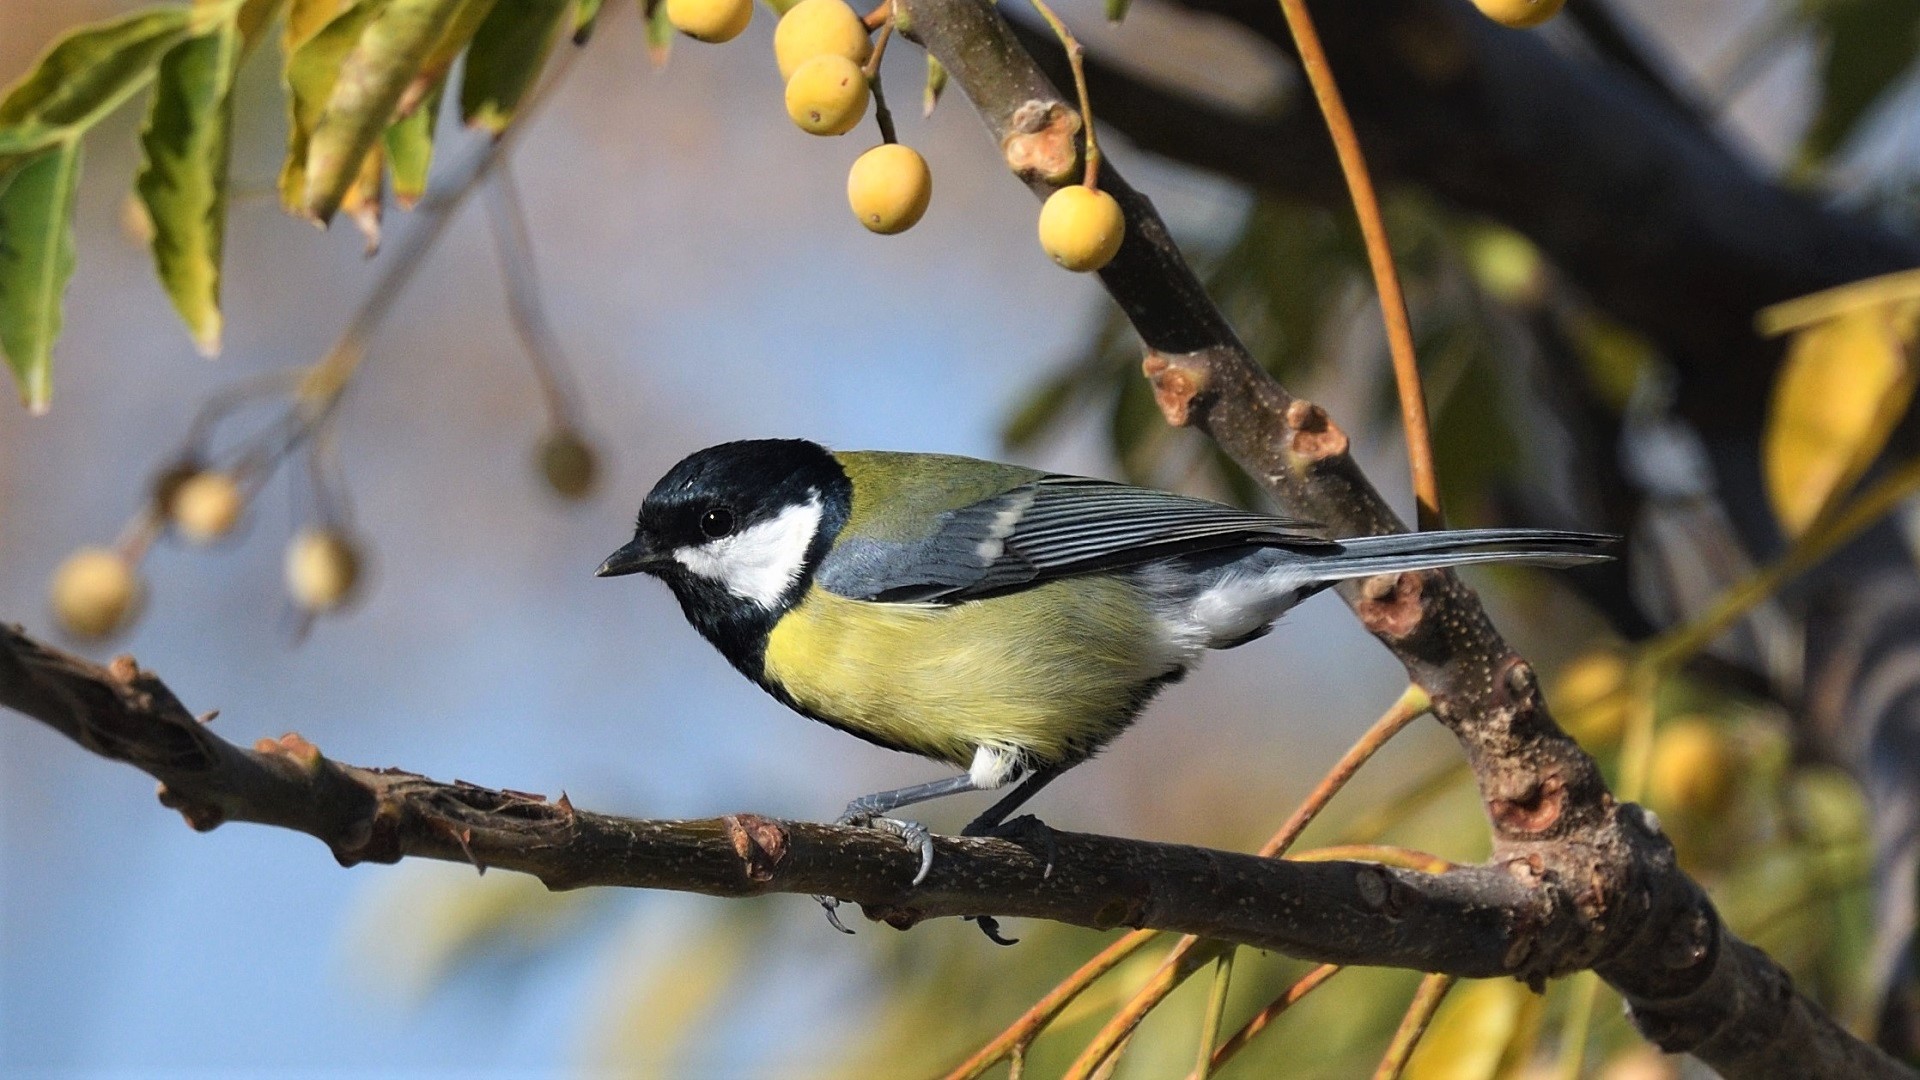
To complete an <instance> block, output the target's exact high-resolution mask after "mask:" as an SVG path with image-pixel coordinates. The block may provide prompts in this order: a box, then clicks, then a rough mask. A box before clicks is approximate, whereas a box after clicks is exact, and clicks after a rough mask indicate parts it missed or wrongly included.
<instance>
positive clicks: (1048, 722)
mask: <svg viewBox="0 0 1920 1080" xmlns="http://www.w3.org/2000/svg"><path fill="white" fill-rule="evenodd" d="M1166 655H1167V654H1166V652H1165V651H1164V649H1163V648H1161V647H1160V645H1159V631H1158V628H1157V627H1156V625H1155V624H1154V621H1153V618H1152V616H1151V614H1150V613H1149V610H1148V608H1147V606H1146V604H1145V603H1144V602H1143V597H1141V596H1140V595H1139V593H1138V592H1137V588H1136V586H1134V585H1133V584H1131V583H1130V582H1128V581H1127V580H1125V579H1123V578H1118V577H1103V576H1088V577H1078V578H1068V579H1064V580H1060V581H1053V582H1048V583H1047V584H1044V585H1040V586H1036V587H1034V588H1031V589H1026V590H1023V591H1021V592H1016V593H1010V594H1007V595H1004V596H998V597H992V598H989V599H984V600H971V601H967V602H965V603H960V604H952V605H944V606H943V605H933V604H881V603H870V602H867V601H862V600H850V599H847V598H846V597H843V596H837V595H835V594H833V593H830V592H827V591H825V590H823V589H821V588H819V587H818V586H815V587H813V588H811V589H809V590H808V592H807V595H806V597H805V598H804V599H802V600H801V602H800V603H799V604H798V605H797V606H796V607H794V608H793V609H792V610H791V611H789V612H788V613H787V614H786V615H785V617H783V618H782V619H781V620H780V621H779V622H778V623H776V624H775V625H774V627H773V630H772V631H771V633H770V634H769V635H768V638H767V648H766V654H765V658H764V672H765V676H766V677H767V679H769V680H770V681H772V682H774V683H776V684H778V685H779V686H780V687H781V688H782V689H784V690H785V692H786V693H787V694H788V695H790V696H791V697H792V698H793V699H794V701H796V702H797V703H799V704H800V705H801V706H802V707H803V708H805V709H807V710H808V711H810V712H812V713H814V714H816V715H818V716H821V717H823V718H825V719H828V720H830V721H832V722H834V723H836V724H839V725H841V726H844V727H847V728H851V729H854V730H856V731H859V732H861V733H863V734H867V735H870V736H873V737H875V738H876V739H878V740H879V741H881V742H885V743H889V744H891V745H895V746H898V747H901V748H902V749H907V750H911V751H913V752H915V753H920V754H925V755H927V756H930V757H936V758H941V759H944V760H946V761H950V762H952V763H954V764H956V765H960V766H963V767H964V766H965V765H967V764H968V762H969V761H970V760H971V759H972V756H973V753H974V750H975V749H976V748H978V747H980V746H989V747H995V748H999V749H1017V750H1020V751H1023V752H1024V753H1025V755H1026V756H1027V758H1028V759H1029V760H1031V761H1033V762H1035V763H1039V764H1045V763H1054V762H1071V761H1072V760H1077V759H1078V758H1080V757H1083V756H1085V755H1086V754H1088V753H1091V752H1092V751H1093V750H1095V749H1098V748H1099V746H1100V745H1101V744H1103V743H1105V742H1106V741H1107V740H1108V739H1110V738H1112V737H1113V736H1114V735H1116V734H1118V733H1119V731H1120V730H1121V729H1122V728H1124V727H1125V726H1126V724H1127V722H1128V721H1129V720H1131V719H1132V718H1133V714H1134V713H1135V712H1136V711H1138V708H1139V705H1140V704H1141V702H1143V701H1144V700H1145V696H1146V694H1147V693H1148V692H1149V691H1150V689H1151V687H1152V685H1153V683H1154V681H1155V680H1157V679H1160V678H1162V677H1164V676H1166V675H1168V674H1169V673H1170V664H1169V663H1168V662H1167V660H1166V659H1165V657H1166Z"/></svg>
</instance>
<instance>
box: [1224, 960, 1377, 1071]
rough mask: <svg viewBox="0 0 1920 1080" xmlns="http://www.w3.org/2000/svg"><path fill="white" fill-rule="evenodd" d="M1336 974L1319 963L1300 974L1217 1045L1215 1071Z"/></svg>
mask: <svg viewBox="0 0 1920 1080" xmlns="http://www.w3.org/2000/svg"><path fill="white" fill-rule="evenodd" d="M1339 973H1340V966H1339V965H1338V964H1321V965H1320V966H1319V967H1316V968H1314V969H1313V970H1312V971H1309V972H1307V973H1306V974H1305V975H1302V976H1301V977H1300V978H1299V979H1298V980H1297V981H1295V982H1294V984H1293V985H1292V986H1289V987H1287V989H1286V990H1285V991H1284V992H1283V993H1282V994H1281V995H1280V996H1279V997H1277V998H1274V999H1273V1000H1272V1001H1271V1002H1268V1003H1267V1006H1266V1007H1265V1008H1263V1009H1261V1010H1260V1011H1259V1012H1257V1013H1254V1014H1253V1018H1252V1019H1251V1020H1248V1021H1247V1022H1246V1023H1245V1024H1244V1025H1242V1026H1241V1028H1240V1030H1239V1031H1236V1032H1234V1033H1233V1035H1232V1036H1230V1037H1229V1038H1228V1039H1227V1041H1226V1042H1223V1043H1221V1044H1220V1049H1218V1050H1215V1051H1214V1052H1213V1068H1214V1070H1215V1071H1218V1070H1219V1069H1220V1067H1221V1066H1222V1065H1225V1064H1226V1063H1227V1062H1229V1061H1231V1060H1233V1056H1234V1055H1235V1054H1238V1053H1239V1052H1240V1051H1242V1050H1244V1049H1246V1046H1247V1044H1248V1043H1249V1042H1252V1041H1253V1037H1254V1036H1255V1035H1258V1034H1260V1033H1261V1032H1262V1031H1265V1030H1266V1028H1267V1025H1268V1024H1271V1023H1273V1022H1274V1020H1276V1019H1278V1018H1279V1016H1280V1014H1281V1013H1283V1012H1286V1011H1287V1010H1288V1009H1290V1008H1292V1007H1293V1005H1294V1003H1295V1002H1297V1001H1299V1000H1300V999H1301V998H1303V997H1306V996H1307V995H1308V994H1310V993H1312V992H1313V991H1314V990H1315V989H1317V988H1318V987H1319V986H1320V984H1321V983H1324V982H1326V981H1327V980H1328V979H1331V978H1333V977H1334V976H1335V975H1338V974H1339ZM1189 1080H1206V1078H1205V1077H1203V1076H1201V1075H1200V1074H1199V1073H1198V1072H1195V1073H1190V1074H1189Z"/></svg>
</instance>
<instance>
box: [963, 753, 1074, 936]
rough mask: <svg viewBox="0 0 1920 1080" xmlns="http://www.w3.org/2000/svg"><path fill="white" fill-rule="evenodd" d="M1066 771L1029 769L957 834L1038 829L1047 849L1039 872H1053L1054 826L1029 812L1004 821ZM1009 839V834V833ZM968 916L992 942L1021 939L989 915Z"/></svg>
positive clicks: (976, 834) (1026, 832)
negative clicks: (1005, 933)
mask: <svg viewBox="0 0 1920 1080" xmlns="http://www.w3.org/2000/svg"><path fill="white" fill-rule="evenodd" d="M1065 771H1066V770H1065V769H1063V768H1060V767H1058V766H1048V767H1044V768H1039V769H1035V770H1033V771H1032V772H1030V773H1028V774H1027V775H1026V777H1025V778H1023V779H1022V780H1021V781H1020V783H1019V784H1017V785H1015V786H1014V789H1013V790H1012V791H1009V792H1007V794H1006V795H1005V796H1003V797H1002V798H1001V799H1000V801H999V802H997V803H994V804H993V805H992V806H989V807H987V811H986V813H984V814H981V815H980V816H979V817H977V818H974V819H973V820H972V821H970V822H968V823H967V827H966V828H964V829H961V830H960V835H961V836H996V835H1006V832H1007V831H1008V830H1011V829H1017V830H1018V831H1019V832H1020V833H1022V834H1024V835H1026V836H1029V837H1031V836H1033V834H1035V833H1036V832H1037V833H1038V834H1039V835H1038V839H1039V841H1040V844H1041V847H1042V848H1043V849H1044V850H1045V852H1046V869H1044V870H1042V871H1041V876H1043V877H1044V876H1046V875H1047V874H1050V873H1052V872H1053V856H1054V852H1055V850H1056V848H1055V845H1054V839H1053V830H1052V829H1049V828H1047V826H1046V825H1045V823H1043V822H1042V821H1041V820H1040V819H1039V818H1037V817H1034V816H1033V815H1032V814H1027V815H1026V816H1024V817H1018V818H1015V819H1013V821H1011V822H1008V821H1007V815H1008V814H1011V813H1013V812H1014V811H1015V810H1018V809H1019V808H1020V806H1021V804H1023V803H1025V802H1026V801H1027V800H1028V799H1031V798H1033V797H1034V796H1035V795H1036V794H1038V793H1039V791H1040V789H1041V788H1043V787H1046V786H1047V785H1048V784H1050V783H1052V782H1053V780H1054V778H1055V777H1057V776H1059V775H1060V774H1061V773H1063V772H1065ZM1009 839H1012V838H1011V837H1009ZM967 918H969V919H971V920H972V921H973V923H974V924H975V925H976V926H978V927H980V932H981V933H983V934H985V935H987V940H989V941H991V942H993V943H994V944H995V945H1017V944H1019V943H1020V939H1019V938H1010V937H1005V936H1003V935H1002V934H1001V933H1000V921H999V920H998V919H995V918H994V917H993V916H991V915H969V916H967Z"/></svg>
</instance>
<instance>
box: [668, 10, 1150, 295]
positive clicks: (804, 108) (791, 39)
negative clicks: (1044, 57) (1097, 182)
mask: <svg viewBox="0 0 1920 1080" xmlns="http://www.w3.org/2000/svg"><path fill="white" fill-rule="evenodd" d="M752 17H753V3H752V0H667V20H668V21H669V22H671V23H672V24H673V26H674V27H675V28H676V29H678V30H679V31H680V32H681V33H683V34H686V35H687V36H688V37H692V38H695V39H697V40H700V41H708V42H722V41H729V40H732V39H733V38H735V37H737V36H739V34H740V32H741V31H743V30H745V29H746V28H747V23H748V22H749V21H750V20H751V19H752ZM773 57H774V62H775V63H776V64H778V65H779V68H780V77H781V78H782V79H784V80H786V84H787V90H786V106H787V116H788V118H790V119H791V120H792V121H793V123H794V125H795V126H797V127H798V128H799V129H800V130H802V131H805V132H807V133H808V134H811V135H845V134H846V133H847V132H849V131H852V130H853V129H854V128H855V127H857V126H859V124H860V121H861V120H863V119H865V118H866V115H867V108H868V104H869V102H870V100H871V99H872V97H873V87H872V83H871V81H870V79H869V76H868V72H867V69H866V65H867V64H868V62H869V61H870V60H871V59H872V58H873V42H872V40H871V38H870V37H869V30H868V27H867V24H866V22H865V21H864V20H863V19H861V17H860V15H859V13H857V12H855V11H854V10H853V8H852V7H850V6H848V4H847V3H846V0H800V2H799V3H797V4H795V5H793V6H792V7H791V8H788V9H787V11H786V13H785V14H784V15H782V16H781V17H780V23H779V25H778V26H777V27H775V28H774V32H773ZM889 138H891V136H889ZM932 200H933V173H932V172H931V171H930V170H929V169H928V168H927V162H926V159H925V158H923V157H921V156H920V154H919V152H917V151H915V150H914V149H913V148H912V147H908V146H902V145H901V144H899V143H896V142H891V141H889V142H886V143H882V144H881V145H879V146H876V147H874V148H873V149H871V150H868V151H867V152H866V153H864V154H861V155H860V157H859V158H858V159H857V160H855V161H854V163H853V168H852V169H851V170H849V171H848V173H847V204H848V205H849V206H850V207H852V209H853V216H854V217H855V218H858V219H859V221H860V224H861V225H864V226H866V228H868V229H869V230H871V231H873V232H876V233H880V234H882V235H889V236H890V235H892V234H894V233H899V232H905V231H906V230H908V229H911V228H913V226H914V225H915V224H916V223H918V222H919V220H920V218H921V217H922V216H924V215H925V214H926V212H927V205H928V204H929V203H930V202H931V201H932ZM1125 232H1126V217H1125V215H1124V214H1123V213H1122V212H1121V210H1120V204H1119V203H1118V202H1116V201H1114V198H1113V196H1111V195H1108V194H1107V193H1106V192H1104V191H1098V190H1096V189H1094V188H1091V187H1087V186H1085V185H1079V184H1076V185H1073V186H1070V187H1065V188H1062V189H1060V190H1059V191H1056V192H1054V194H1053V195H1052V197H1051V198H1049V199H1048V200H1047V203H1046V205H1045V206H1044V207H1042V208H1041V211H1040V246H1041V247H1042V248H1044V249H1045V250H1046V252H1047V254H1048V255H1049V256H1051V257H1052V258H1053V261H1054V262H1056V263H1059V264H1060V265H1061V266H1064V267H1066V268H1067V269H1069V270H1076V271H1088V270H1098V269H1100V268H1101V267H1103V266H1105V265H1107V263H1108V262H1110V261H1112V259H1113V256H1114V253H1115V252H1117V251H1119V250H1120V241H1121V240H1122V238H1123V237H1124V235H1125Z"/></svg>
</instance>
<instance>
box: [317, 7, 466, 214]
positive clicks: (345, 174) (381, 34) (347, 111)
mask: <svg viewBox="0 0 1920 1080" xmlns="http://www.w3.org/2000/svg"><path fill="white" fill-rule="evenodd" d="M461 3H462V0H390V2H388V3H387V4H386V5H385V6H384V7H382V8H381V9H380V11H379V13H378V14H377V15H375V16H374V18H373V20H372V21H371V22H369V23H368V24H367V26H366V29H365V30H364V31H362V32H361V34H360V36H359V40H358V41H357V42H355V44H354V46H353V48H352V49H351V50H349V51H348V52H347V54H346V56H345V58H344V59H343V60H342V61H341V64H340V71H339V75H338V76H337V77H336V78H335V80H334V83H333V88H332V90H331V91H330V92H329V93H328V95H327V104H326V108H325V109H323V110H322V111H321V114H320V118H319V120H318V122H317V123H316V124H315V125H314V128H313V134H312V135H311V136H310V137H309V141H308V144H307V164H306V191H305V193H304V195H303V196H302V199H301V204H302V209H303V210H304V211H305V212H306V214H307V215H308V216H309V217H312V218H314V219H315V220H318V221H322V222H324V221H327V220H329V219H330V218H332V217H333V213H334V211H336V210H338V209H339V208H340V201H341V199H343V198H345V197H346V194H347V189H348V188H350V187H352V186H353V185H354V182H355V181H356V179H358V178H359V176H360V174H361V171H362V166H363V165H364V164H365V162H366V159H367V152H368V151H370V150H372V149H373V148H374V145H375V144H376V143H378V142H379V141H380V136H381V134H382V133H384V132H385V131H386V130H387V128H388V127H389V126H391V125H392V123H393V115H394V110H395V108H396V107H398V106H399V104H400V97H401V95H402V94H404V93H405V92H406V89H407V85H408V84H409V83H411V82H412V81H413V79H414V76H416V75H417V74H419V72H420V68H421V66H422V65H423V64H425V63H426V60H427V54H428V53H429V52H431V51H432V49H433V47H434V46H435V45H436V44H438V43H439V41H440V36H441V32H442V30H443V29H444V28H445V27H446V25H447V23H448V21H449V20H450V19H451V18H452V16H453V14H454V10H455V9H456V8H458V7H459V6H460V4H461Z"/></svg>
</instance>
